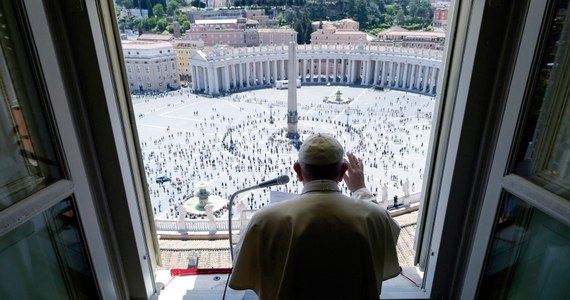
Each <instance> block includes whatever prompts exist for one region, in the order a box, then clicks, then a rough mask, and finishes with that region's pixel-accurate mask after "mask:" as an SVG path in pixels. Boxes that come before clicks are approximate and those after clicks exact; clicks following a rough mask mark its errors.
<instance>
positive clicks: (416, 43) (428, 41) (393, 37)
mask: <svg viewBox="0 0 570 300" xmlns="http://www.w3.org/2000/svg"><path fill="white" fill-rule="evenodd" d="M445 36H446V33H445V31H410V30H406V29H404V28H401V27H398V26H394V27H391V28H388V29H386V30H384V31H382V32H380V33H378V39H377V40H376V41H374V43H375V44H380V45H395V46H400V47H407V48H423V49H439V50H442V49H443V45H444V42H445Z"/></svg>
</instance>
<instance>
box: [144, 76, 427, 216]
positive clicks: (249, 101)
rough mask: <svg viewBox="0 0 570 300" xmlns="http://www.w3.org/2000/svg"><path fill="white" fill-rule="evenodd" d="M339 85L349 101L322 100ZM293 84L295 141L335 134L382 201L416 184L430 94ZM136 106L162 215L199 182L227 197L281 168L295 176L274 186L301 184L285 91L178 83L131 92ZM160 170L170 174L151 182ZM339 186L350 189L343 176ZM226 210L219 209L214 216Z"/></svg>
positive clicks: (260, 197)
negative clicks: (219, 93)
mask: <svg viewBox="0 0 570 300" xmlns="http://www.w3.org/2000/svg"><path fill="white" fill-rule="evenodd" d="M338 89H340V91H341V93H342V96H343V97H347V98H350V99H351V100H352V101H351V102H350V103H349V104H332V103H325V102H324V101H323V100H324V99H325V97H329V96H333V97H334V95H335V93H336V92H337V90H338ZM297 91H298V95H297V99H298V100H297V101H298V115H299V123H298V124H299V133H300V134H301V140H303V137H304V136H307V135H308V134H311V133H316V132H327V133H330V134H333V135H335V136H336V137H337V138H338V139H339V140H340V141H341V143H342V144H343V145H344V146H345V149H346V150H347V151H350V152H354V153H355V154H356V155H357V156H359V157H361V158H362V159H363V160H364V162H365V169H364V171H365V174H366V181H367V187H368V188H369V189H370V190H371V191H372V192H373V193H376V194H377V195H378V200H382V199H386V198H387V201H390V200H391V199H393V197H394V195H397V196H398V197H402V196H404V194H405V193H410V194H414V193H418V192H420V191H421V186H422V174H423V170H424V165H425V155H426V152H427V148H428V142H429V136H430V132H431V120H432V112H433V109H434V98H433V97H428V96H424V95H418V94H412V93H406V92H400V91H380V90H374V89H370V88H366V89H365V88H355V87H346V86H342V87H337V86H303V87H301V88H299V89H297ZM133 104H134V111H135V115H136V116H137V128H138V132H139V138H140V142H141V148H142V153H143V159H144V164H145V170H146V175H147V179H148V182H149V191H150V195H151V198H152V205H153V209H154V210H155V215H156V216H157V217H158V218H168V219H176V218H177V213H178V211H177V207H178V205H179V203H181V202H182V201H184V200H185V199H187V198H188V197H189V196H191V195H192V193H193V190H194V186H195V184H197V183H198V182H200V181H204V182H207V183H208V185H209V189H210V190H211V191H212V193H213V194H215V195H218V196H220V197H222V198H226V199H227V198H229V196H230V195H231V194H232V193H233V192H235V191H237V190H239V189H241V188H244V187H247V186H250V185H254V184H256V183H259V182H260V181H262V180H265V179H269V178H272V177H275V176H277V175H281V174H285V175H289V176H290V177H291V181H290V182H289V183H288V184H287V185H284V186H278V187H273V188H272V189H273V190H279V191H288V192H293V193H297V192H299V191H300V190H301V189H302V184H301V183H299V182H298V181H297V180H296V177H295V175H294V173H293V171H292V165H293V163H294V162H295V160H296V158H297V150H296V149H295V148H294V147H293V145H292V144H291V143H290V142H289V140H288V139H286V138H285V135H286V127H287V123H286V114H287V90H276V89H262V90H252V91H246V92H241V93H236V94H232V95H227V96H224V97H219V98H209V97H204V96H199V95H194V94H190V93H188V91H187V90H179V91H174V92H170V93H168V94H164V95H162V96H133ZM272 120H273V122H271V121H272ZM347 121H348V124H349V126H347ZM161 175H166V176H168V177H169V178H171V179H172V181H170V182H166V183H162V184H159V183H156V178H157V177H158V176H161ZM384 186H385V187H384ZM342 188H343V189H344V190H345V191H347V190H346V187H345V186H344V184H343V185H342ZM240 196H241V197H240V199H236V203H237V202H240V201H243V203H244V204H245V205H246V207H248V208H253V209H255V208H259V207H262V206H264V205H265V204H267V202H268V201H269V199H268V198H269V192H268V191H267V190H265V189H264V190H255V191H252V192H251V193H244V194H241V195H240ZM225 213H226V210H225V209H222V210H219V211H216V212H215V216H216V217H223V216H224V214H225ZM194 217H198V218H203V217H204V216H200V215H198V216H194Z"/></svg>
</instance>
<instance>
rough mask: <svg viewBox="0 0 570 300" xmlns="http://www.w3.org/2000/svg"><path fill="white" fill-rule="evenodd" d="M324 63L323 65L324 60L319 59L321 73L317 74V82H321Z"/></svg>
mask: <svg viewBox="0 0 570 300" xmlns="http://www.w3.org/2000/svg"><path fill="white" fill-rule="evenodd" d="M322 63H323V60H322V59H320V58H319V71H318V72H319V73H318V74H317V82H321V75H322V74H323V72H322V68H321V67H322Z"/></svg>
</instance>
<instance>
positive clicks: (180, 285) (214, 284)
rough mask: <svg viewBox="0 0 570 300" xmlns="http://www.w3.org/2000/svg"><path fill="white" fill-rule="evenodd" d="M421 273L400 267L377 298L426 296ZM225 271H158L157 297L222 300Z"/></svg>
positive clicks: (232, 297) (233, 296)
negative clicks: (187, 273) (180, 273)
mask: <svg viewBox="0 0 570 300" xmlns="http://www.w3.org/2000/svg"><path fill="white" fill-rule="evenodd" d="M422 276H423V274H422V273H421V272H420V271H419V270H418V269H417V268H415V267H406V268H404V269H403V275H399V276H398V277H395V278H393V279H390V280H387V281H385V282H384V284H383V286H382V296H381V297H380V299H429V293H427V292H426V291H424V290H422V289H421V288H419V287H418V286H417V285H416V284H415V283H418V284H420V285H421V282H422ZM227 278H228V275H227V274H219V275H218V274H208V275H191V276H175V277H172V276H170V271H168V270H160V271H158V274H157V278H156V281H157V284H158V285H160V286H164V288H163V289H162V290H161V291H160V295H159V297H158V299H159V300H178V299H203V300H210V299H211V300H219V299H222V296H223V293H224V286H225V284H226V280H227ZM226 299H228V300H237V299H240V300H241V299H244V300H257V299H258V298H257V296H256V295H255V293H254V292H253V291H251V290H247V291H236V290H232V289H230V288H228V291H227V294H226Z"/></svg>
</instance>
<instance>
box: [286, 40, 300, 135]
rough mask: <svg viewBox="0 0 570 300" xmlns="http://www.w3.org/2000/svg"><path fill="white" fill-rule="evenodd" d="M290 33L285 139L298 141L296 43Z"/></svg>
mask: <svg viewBox="0 0 570 300" xmlns="http://www.w3.org/2000/svg"><path fill="white" fill-rule="evenodd" d="M293 34H294V33H293V32H292V33H291V40H290V41H289V60H288V61H287V80H288V81H287V92H288V97H287V137H288V138H290V139H298V138H299V133H298V132H297V123H298V122H299V118H298V114H297V77H298V74H299V72H298V71H297V68H298V65H299V64H298V62H297V43H296V42H295V39H294V38H293Z"/></svg>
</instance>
